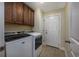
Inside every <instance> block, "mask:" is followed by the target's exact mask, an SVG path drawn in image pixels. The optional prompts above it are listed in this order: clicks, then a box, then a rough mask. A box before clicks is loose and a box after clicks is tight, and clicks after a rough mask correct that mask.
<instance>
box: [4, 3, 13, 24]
mask: <svg viewBox="0 0 79 59" xmlns="http://www.w3.org/2000/svg"><path fill="white" fill-rule="evenodd" d="M5 22H8V23H13V22H14V21H13V3H11V2H7V3H5Z"/></svg>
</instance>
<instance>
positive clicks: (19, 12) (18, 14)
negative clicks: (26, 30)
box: [13, 2, 23, 24]
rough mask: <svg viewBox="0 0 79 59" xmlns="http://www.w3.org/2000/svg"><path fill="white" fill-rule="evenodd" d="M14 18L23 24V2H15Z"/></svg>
mask: <svg viewBox="0 0 79 59" xmlns="http://www.w3.org/2000/svg"><path fill="white" fill-rule="evenodd" d="M13 19H14V21H15V23H17V24H23V3H21V2H14V3H13Z"/></svg>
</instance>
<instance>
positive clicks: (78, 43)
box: [71, 37, 79, 45]
mask: <svg viewBox="0 0 79 59" xmlns="http://www.w3.org/2000/svg"><path fill="white" fill-rule="evenodd" d="M71 40H72V41H74V42H75V43H76V44H77V45H79V42H78V41H77V40H75V39H74V38H72V37H71Z"/></svg>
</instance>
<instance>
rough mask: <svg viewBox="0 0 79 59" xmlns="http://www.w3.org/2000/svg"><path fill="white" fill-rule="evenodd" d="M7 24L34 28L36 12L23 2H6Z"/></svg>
mask: <svg viewBox="0 0 79 59" xmlns="http://www.w3.org/2000/svg"><path fill="white" fill-rule="evenodd" d="M5 22H8V23H16V24H25V25H30V26H34V11H33V10H32V9H31V8H30V7H29V6H27V5H26V4H24V3H21V2H13V3H12V2H6V3H5Z"/></svg>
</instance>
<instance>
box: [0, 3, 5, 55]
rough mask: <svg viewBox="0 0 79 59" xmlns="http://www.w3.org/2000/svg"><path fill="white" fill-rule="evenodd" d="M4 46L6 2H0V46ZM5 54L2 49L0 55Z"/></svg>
mask: <svg viewBox="0 0 79 59" xmlns="http://www.w3.org/2000/svg"><path fill="white" fill-rule="evenodd" d="M1 46H4V3H2V2H0V47H1ZM1 56H4V51H0V57H1Z"/></svg>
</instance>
